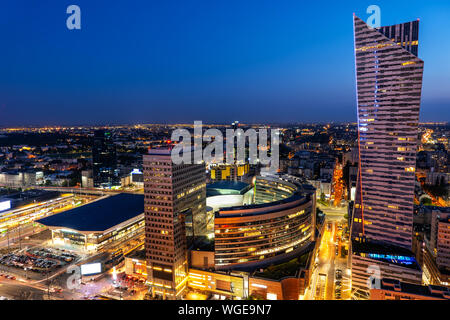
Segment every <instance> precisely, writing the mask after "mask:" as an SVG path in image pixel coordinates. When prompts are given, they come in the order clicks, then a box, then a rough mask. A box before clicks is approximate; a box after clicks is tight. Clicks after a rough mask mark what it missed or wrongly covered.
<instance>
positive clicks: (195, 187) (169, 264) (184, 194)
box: [144, 149, 206, 299]
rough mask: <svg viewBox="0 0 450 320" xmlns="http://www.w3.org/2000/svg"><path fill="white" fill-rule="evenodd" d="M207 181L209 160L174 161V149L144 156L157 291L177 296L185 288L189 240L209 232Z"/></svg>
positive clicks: (150, 260)
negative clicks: (200, 162) (207, 226)
mask: <svg viewBox="0 0 450 320" xmlns="http://www.w3.org/2000/svg"><path fill="white" fill-rule="evenodd" d="M205 179H206V176H205V165H204V163H202V164H179V165H177V164H174V163H173V162H172V158H171V150H169V149H151V150H150V151H149V153H148V154H147V155H144V194H145V250H146V259H147V274H148V281H149V283H150V288H151V291H152V293H153V295H159V296H162V297H163V298H165V299H177V298H179V297H180V294H181V293H182V292H183V290H184V289H185V288H186V284H187V283H186V282H187V274H188V265H187V263H188V262H187V247H188V245H187V244H188V241H189V239H187V238H190V237H192V236H193V235H203V234H206V183H205V182H206V181H205ZM189 221H192V222H191V223H190V222H189ZM189 225H192V227H191V228H189ZM190 229H193V231H192V230H191V231H190Z"/></svg>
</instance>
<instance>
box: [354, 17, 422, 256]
mask: <svg viewBox="0 0 450 320" xmlns="http://www.w3.org/2000/svg"><path fill="white" fill-rule="evenodd" d="M354 36H355V63H356V82H357V83H356V86H357V99H358V146H359V174H358V183H357V190H356V198H355V208H354V213H353V219H352V239H354V240H357V241H376V242H383V243H386V244H391V245H394V246H399V247H404V248H408V249H410V248H411V243H412V226H413V203H414V182H415V168H416V149H417V136H418V122H419V110H420V98H421V91H422V75H423V68H424V62H423V61H422V60H421V59H419V57H418V44H419V42H418V38H419V37H418V36H419V21H418V20H416V21H412V22H407V23H402V24H398V25H393V26H389V27H381V28H378V29H375V28H371V27H370V26H368V25H367V24H366V23H365V22H364V21H362V20H361V19H359V18H358V17H356V16H354Z"/></svg>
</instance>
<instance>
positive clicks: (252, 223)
mask: <svg viewBox="0 0 450 320" xmlns="http://www.w3.org/2000/svg"><path fill="white" fill-rule="evenodd" d="M255 190H256V191H255V204H252V205H247V206H238V207H230V208H222V209H220V210H219V211H218V212H217V213H216V215H215V220H214V229H215V244H214V245H215V263H214V264H215V269H216V270H224V269H234V270H238V269H242V270H246V269H249V268H257V267H264V266H266V265H269V264H271V263H274V262H278V261H281V260H285V259H288V258H289V257H293V256H296V255H298V254H299V253H300V252H302V251H304V250H306V249H307V248H308V247H309V245H310V244H311V241H312V240H313V239H314V235H313V234H314V230H315V227H314V226H315V211H316V209H315V194H314V192H315V190H314V189H309V190H308V191H305V190H304V189H303V188H302V185H301V184H296V183H295V182H294V181H288V180H283V179H281V178H278V177H258V178H257V179H256V182H255ZM259 192H262V193H264V195H261V194H258V193H259ZM266 194H270V195H269V196H266Z"/></svg>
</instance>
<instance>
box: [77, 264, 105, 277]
mask: <svg viewBox="0 0 450 320" xmlns="http://www.w3.org/2000/svg"><path fill="white" fill-rule="evenodd" d="M101 272H102V264H101V263H100V262H96V263H87V264H82V265H81V275H82V276H87V275H93V274H97V273H101Z"/></svg>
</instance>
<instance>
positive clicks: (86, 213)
mask: <svg viewBox="0 0 450 320" xmlns="http://www.w3.org/2000/svg"><path fill="white" fill-rule="evenodd" d="M143 200H144V196H143V195H141V194H130V193H120V194H117V195H113V196H109V197H105V198H103V199H98V200H96V201H92V202H90V203H88V204H86V205H83V206H79V207H75V208H73V209H71V210H67V211H63V212H61V213H57V214H54V215H51V216H48V217H46V218H43V219H39V220H37V221H36V222H37V223H39V224H41V225H44V226H46V227H48V228H49V229H50V230H51V231H52V242H53V244H55V245H64V246H67V245H68V246H73V247H74V249H83V250H86V251H90V252H97V251H101V250H105V249H111V248H113V247H117V246H120V243H121V242H123V241H125V240H129V239H131V238H134V237H136V236H139V235H140V234H142V233H143V231H144V206H143Z"/></svg>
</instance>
